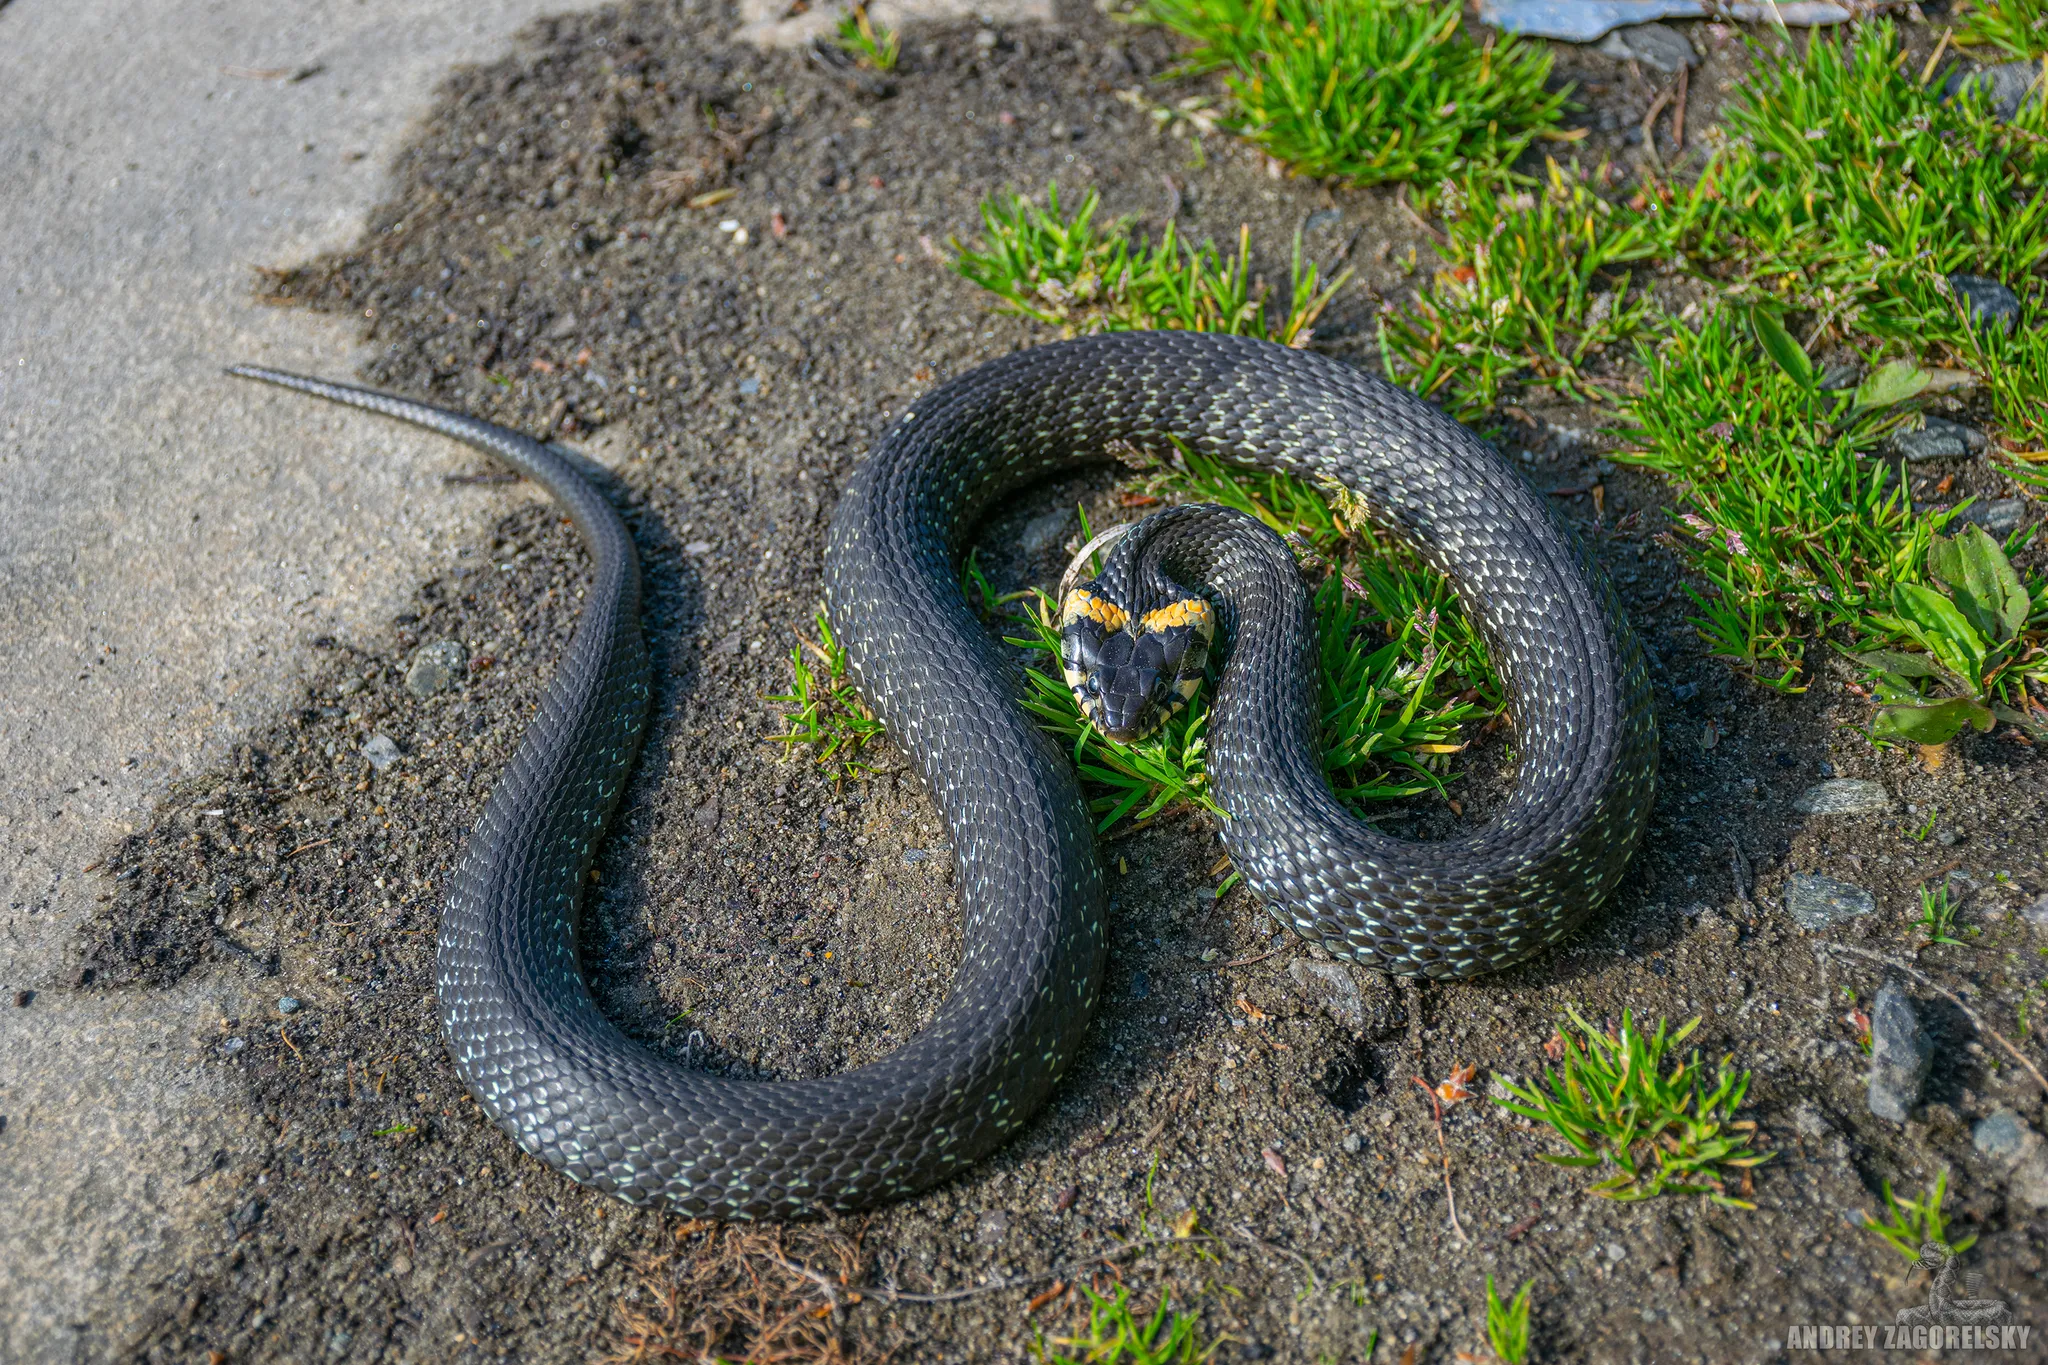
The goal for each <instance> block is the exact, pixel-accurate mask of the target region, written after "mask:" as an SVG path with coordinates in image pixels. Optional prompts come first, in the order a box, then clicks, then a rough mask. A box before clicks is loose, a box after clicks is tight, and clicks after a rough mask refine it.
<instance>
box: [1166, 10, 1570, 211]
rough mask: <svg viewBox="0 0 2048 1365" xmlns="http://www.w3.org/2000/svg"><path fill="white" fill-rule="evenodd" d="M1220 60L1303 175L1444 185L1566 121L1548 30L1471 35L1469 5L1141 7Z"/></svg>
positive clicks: (1257, 131)
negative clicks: (1466, 18)
mask: <svg viewBox="0 0 2048 1365" xmlns="http://www.w3.org/2000/svg"><path fill="white" fill-rule="evenodd" d="M1140 13H1141V15H1142V16H1143V17H1145V18H1147V19H1150V20H1152V21H1153V22H1155V23H1160V24H1164V25H1166V26H1167V27H1169V28H1172V29H1174V30H1175V31H1176V32H1179V33H1181V34H1183V35H1185V36H1187V37H1188V38H1191V39H1193V40H1194V42H1195V45H1196V46H1195V50H1194V52H1193V53H1192V54H1191V55H1190V57H1189V62H1188V65H1189V68H1190V69H1192V70H1197V71H1206V70H1218V69H1220V70H1222V71H1223V72H1224V73H1225V74H1224V80H1225V83H1226V84H1227V85H1228V86H1229V87H1230V91H1231V94H1232V95H1233V96H1235V97H1236V100H1237V104H1238V114H1237V116H1236V117H1235V119H1234V120H1233V126H1234V127H1235V128H1236V129H1237V131H1239V132H1240V133H1242V134H1243V135H1244V136H1245V137H1247V138H1249V139H1251V140H1252V141H1253V142H1255V143H1257V144H1258V145H1259V146H1261V147H1263V148H1264V149H1265V150H1266V151H1267V152H1268V153H1269V154H1271V155H1272V156H1275V157H1277V158H1279V159H1280V160H1281V161H1284V162H1286V163H1287V164H1288V165H1290V166H1292V167H1293V168H1294V169H1295V170H1296V171H1298V172H1299V173H1301V174H1303V175H1316V176H1340V177H1343V178H1344V179H1347V180H1350V181H1352V182H1353V183H1356V184H1375V183H1378V182H1380V181H1385V180H1413V181H1417V182H1420V183H1423V184H1433V183H1435V182H1436V181H1437V180H1440V179H1442V178H1443V177H1445V176H1455V175H1458V174H1460V173H1462V172H1464V171H1466V170H1468V169H1475V168H1476V169H1482V170H1487V171H1493V170H1497V169H1499V168H1501V167H1505V166H1507V165H1508V164H1509V163H1511V162H1513V161H1514V159H1515V158H1516V157H1517V156H1519V155H1520V154H1521V152H1522V150H1523V148H1525V147H1527V146H1528V145H1529V143H1530V141H1531V140H1532V139H1534V138H1535V137H1537V136H1538V135H1540V134H1542V133H1545V132H1548V131H1550V130H1552V129H1554V128H1555V127H1556V126H1557V119H1558V113H1559V111H1560V110H1562V109H1563V107H1564V105H1565V102H1566V96H1565V94H1564V93H1562V92H1550V91H1548V90H1546V89H1545V83H1546V81H1547V80H1548V79H1549V76H1550V60H1551V59H1550V51H1549V49H1548V48H1547V47H1546V46H1545V45H1544V44H1542V43H1526V42H1520V41H1518V40H1516V39H1514V38H1512V37H1502V38H1495V37H1493V36H1491V35H1489V36H1488V38H1487V39H1486V41H1485V42H1484V43H1483V44H1474V43H1471V42H1468V41H1467V40H1466V39H1465V38H1464V36H1463V35H1462V34H1461V33H1460V31H1459V19H1460V9H1459V7H1458V5H1457V4H1455V3H1452V4H1446V5H1444V6H1442V7H1440V8H1432V7H1431V6H1429V5H1425V4H1417V3H1413V2H1412V0H1150V2H1149V3H1148V4H1147V5H1146V6H1145V7H1144V9H1142V10H1141V11H1140Z"/></svg>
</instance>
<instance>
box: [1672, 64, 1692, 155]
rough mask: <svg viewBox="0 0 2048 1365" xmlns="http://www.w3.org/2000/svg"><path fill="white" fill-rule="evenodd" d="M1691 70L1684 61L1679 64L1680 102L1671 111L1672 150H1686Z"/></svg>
mask: <svg viewBox="0 0 2048 1365" xmlns="http://www.w3.org/2000/svg"><path fill="white" fill-rule="evenodd" d="M1691 70H1692V68H1691V67H1689V66H1687V65H1686V64H1685V63H1683V62H1680V63H1679V64H1678V103H1677V106H1676V107H1675V108H1674V109H1672V111H1671V141H1672V144H1673V148H1672V150H1674V151H1679V152H1682V151H1684V150H1685V88H1686V85H1687V84H1688V81H1687V79H1686V78H1687V75H1688V73H1689V72H1690V71H1691Z"/></svg>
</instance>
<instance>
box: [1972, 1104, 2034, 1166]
mask: <svg viewBox="0 0 2048 1365" xmlns="http://www.w3.org/2000/svg"><path fill="white" fill-rule="evenodd" d="M1970 1141H1971V1143H1972V1144H1973V1145H1975V1147H1976V1148H1977V1150H1978V1151H1980V1152H1982V1153H1983V1154H1984V1155H1985V1156H1987V1157H1989V1158H1990V1159H1991V1160H1993V1161H1999V1162H2012V1161H2017V1160H2019V1158H2020V1154H2021V1153H2022V1152H2024V1151H2025V1150H2026V1141H2027V1125H2026V1124H2024V1123H2022V1122H2021V1121H2020V1116H2019V1115H2018V1114H2015V1113H2013V1112H2012V1110H2010V1109H2000V1110H1997V1111H1995V1112H1994V1113H1992V1115H1991V1116H1990V1117H1989V1118H1986V1119H1982V1120H1980V1121H1979V1122H1978V1124H1977V1126H1976V1127H1975V1128H1972V1129H1971V1130H1970Z"/></svg>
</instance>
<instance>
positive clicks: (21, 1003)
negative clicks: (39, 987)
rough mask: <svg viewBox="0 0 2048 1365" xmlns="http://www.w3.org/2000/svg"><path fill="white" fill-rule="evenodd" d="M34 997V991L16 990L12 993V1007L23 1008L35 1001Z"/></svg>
mask: <svg viewBox="0 0 2048 1365" xmlns="http://www.w3.org/2000/svg"><path fill="white" fill-rule="evenodd" d="M35 998H36V993H35V992H34V991H16V992H15V993H14V1008H16V1009H18V1010H25V1009H27V1008H28V1007H29V1006H30V1005H32V1004H34V1003H35Z"/></svg>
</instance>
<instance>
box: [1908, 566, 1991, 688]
mask: <svg viewBox="0 0 2048 1365" xmlns="http://www.w3.org/2000/svg"><path fill="white" fill-rule="evenodd" d="M1892 610H1893V611H1894V612H1895V613H1896V614H1897V615H1898V617H1899V624H1901V625H1903V626H1904V627H1905V628H1906V633H1907V634H1909V635H1911V636H1912V637H1913V639H1914V642H1915V643H1917V644H1918V645H1919V646H1920V647H1921V648H1922V649H1925V650H1926V651H1927V652H1928V653H1929V654H1932V655H1933V656H1934V657H1935V658H1936V659H1937V660H1938V661H1939V662H1940V663H1941V664H1942V666H1943V667H1945V668H1947V669H1948V670H1949V671H1950V672H1952V673H1955V674H1957V675H1959V676H1960V677H1962V678H1963V679H1964V680H1965V681H1967V682H1968V683H1969V685H1970V686H1971V687H1973V688H1976V687H1981V686H1983V681H1984V656H1985V655H1986V654H1988V653H1989V652H1990V650H1991V642H1990V641H1988V640H1986V639H1985V638H1984V636H1983V635H1981V634H1979V633H1978V631H1977V628H1976V627H1975V626H1973V625H1971V624H1970V621H1969V618H1968V617H1966V616H1964V615H1963V614H1962V612H1960V611H1958V610H1957V609H1956V604H1955V603H1953V602H1951V601H1949V599H1948V598H1946V597H1944V596H1942V595H1941V594H1940V593H1938V592H1936V591H1935V590H1934V589H1932V588H1929V587H1925V586H1923V585H1921V584H1919V583H1897V584H1894V585H1893V586H1892Z"/></svg>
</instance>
